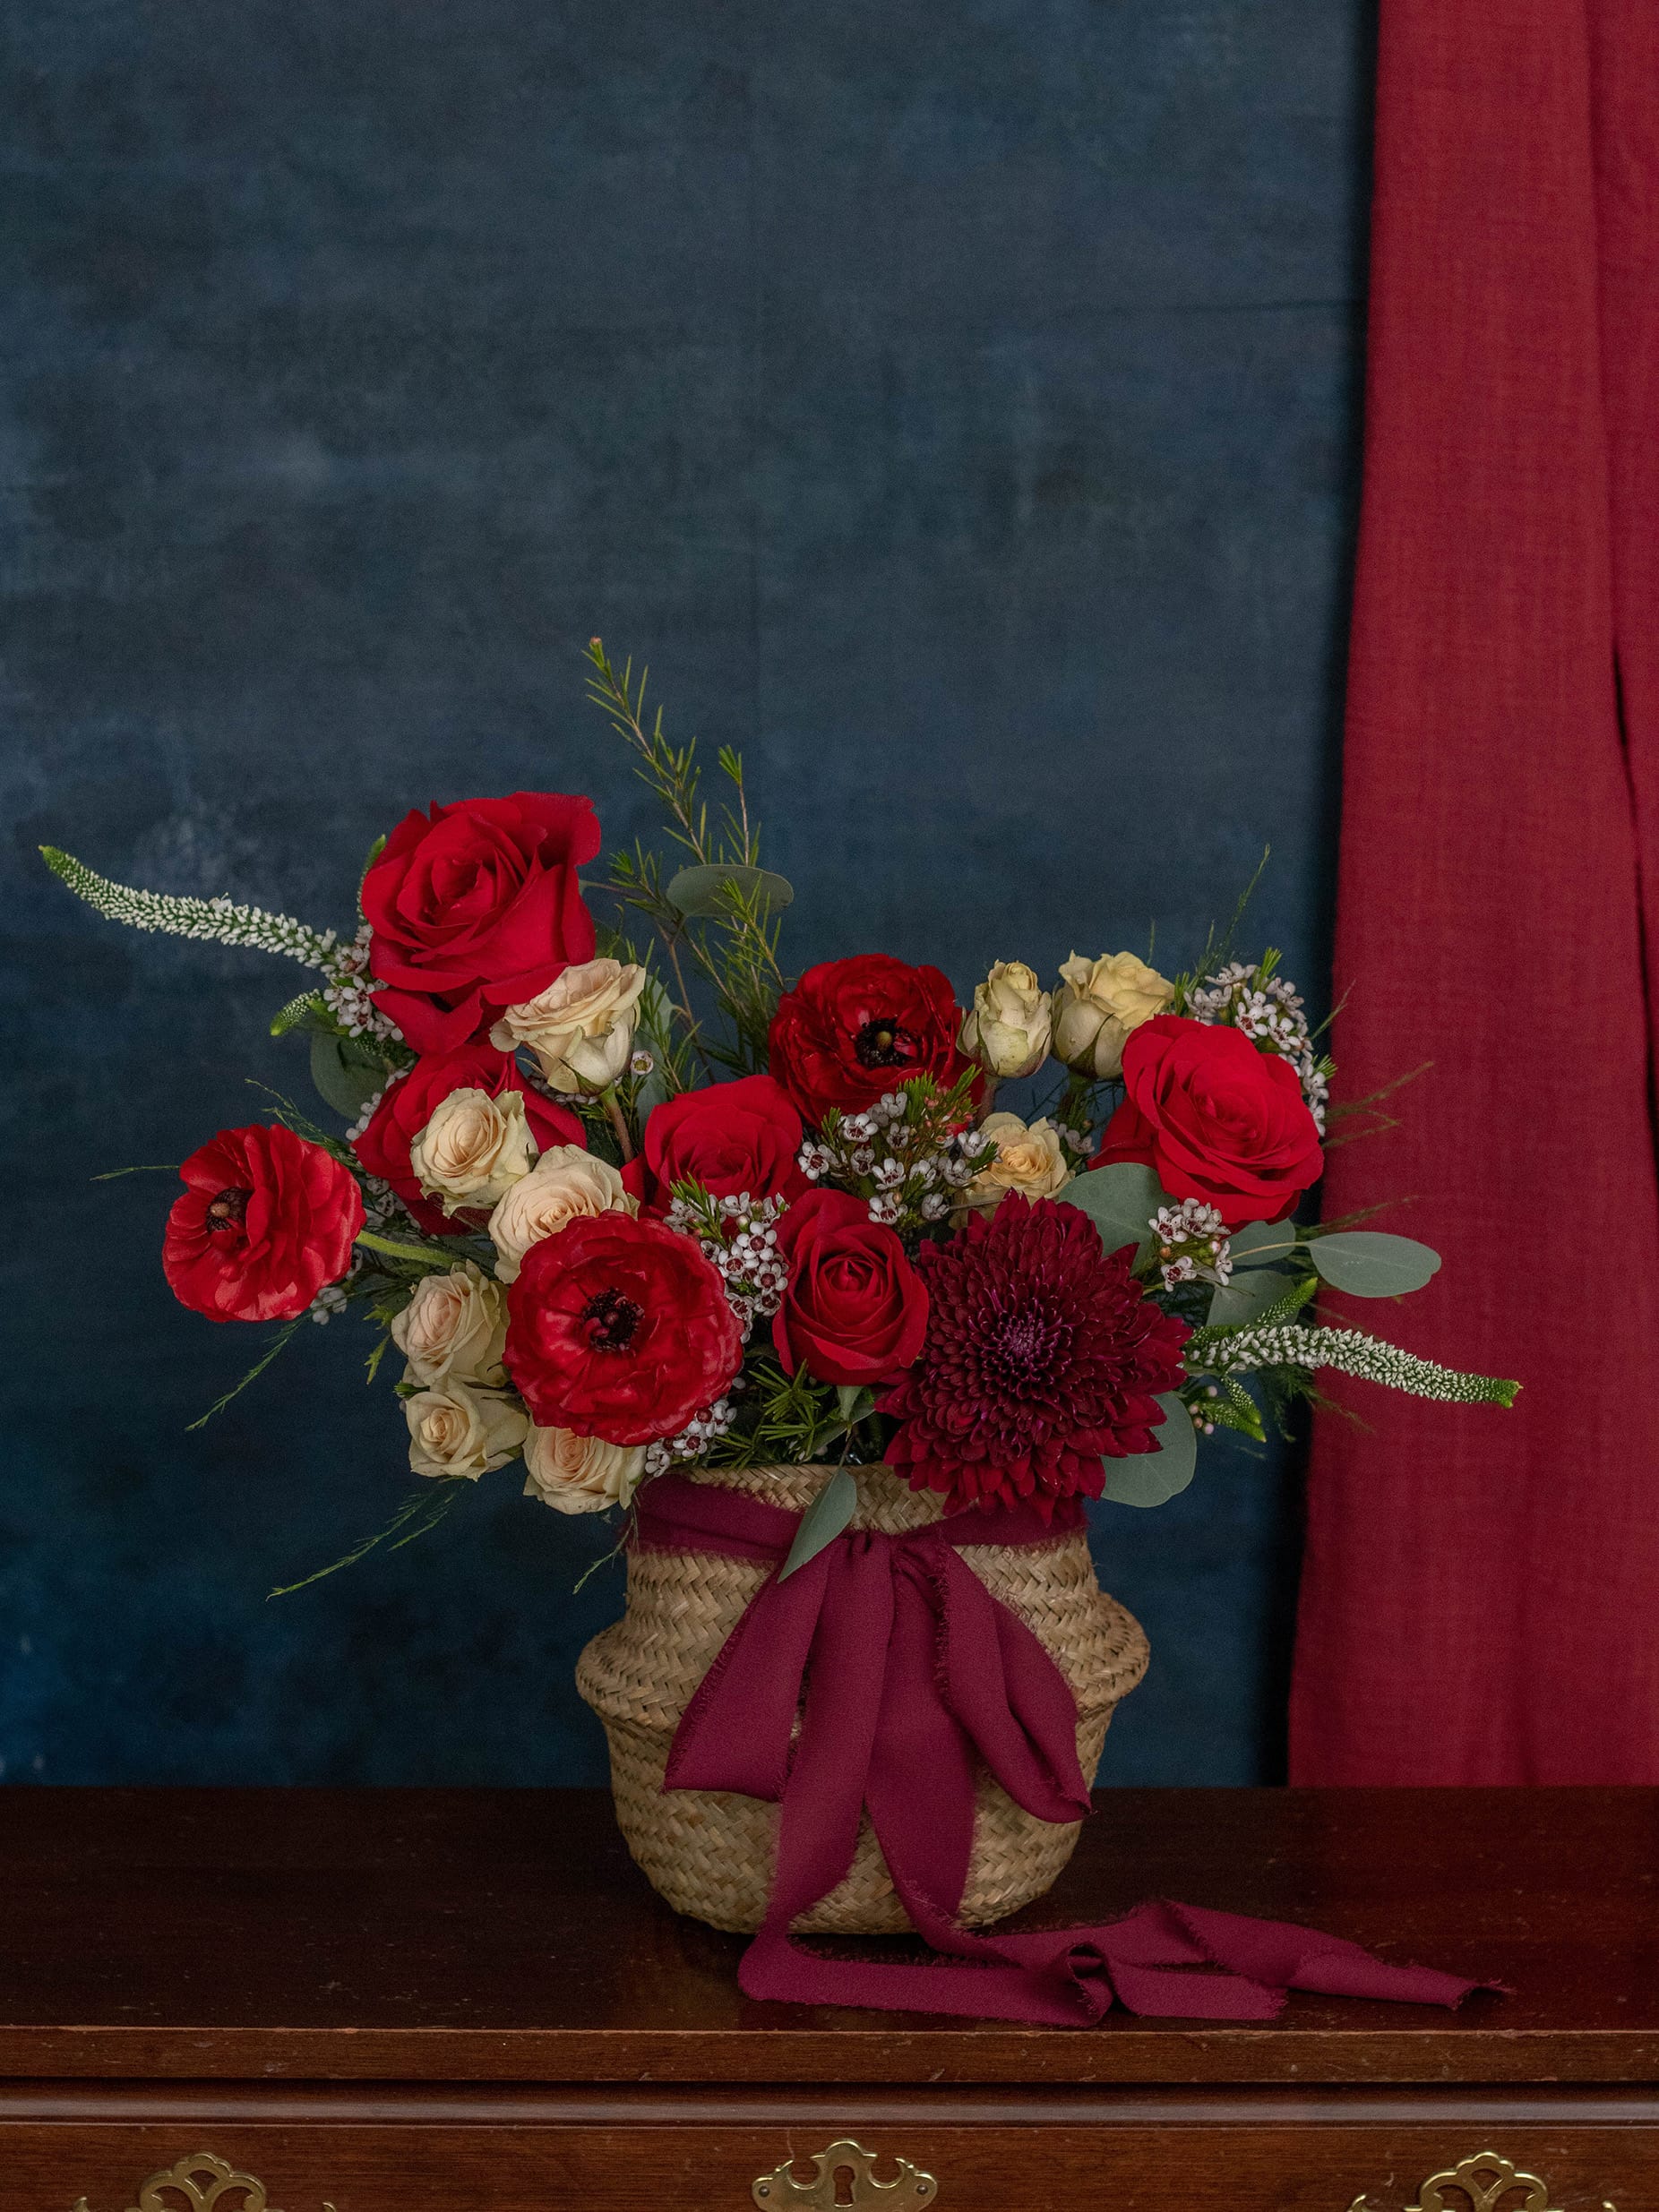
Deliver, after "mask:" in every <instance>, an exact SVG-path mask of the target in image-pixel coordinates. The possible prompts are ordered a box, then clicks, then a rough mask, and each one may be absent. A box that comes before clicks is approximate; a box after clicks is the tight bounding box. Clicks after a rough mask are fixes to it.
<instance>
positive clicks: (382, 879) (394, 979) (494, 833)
mask: <svg viewBox="0 0 1659 2212" xmlns="http://www.w3.org/2000/svg"><path fill="white" fill-rule="evenodd" d="M598 849H599V822H598V817H597V815H596V814H595V813H594V810H593V808H592V806H591V805H590V804H589V802H588V801H587V800H586V799H579V798H572V797H568V796H566V795H565V794H564V793H562V792H546V791H515V792H514V793H512V795H511V797H510V798H506V799H462V800H459V801H458V802H456V803H455V804H454V805H452V806H434V807H432V808H430V809H429V810H427V812H425V814H423V813H421V812H420V811H419V810H418V809H417V810H416V811H415V812H414V813H412V814H406V815H405V816H404V818H403V819H402V820H401V821H400V823H399V824H398V827H396V828H395V829H394V830H393V831H392V833H391V836H390V837H388V838H387V840H386V849H385V851H384V852H383V853H382V854H381V856H380V858H379V859H378V860H377V861H376V862H375V863H374V866H373V868H371V869H370V870H369V871H368V874H367V875H366V876H365V878H364V879H363V911H364V913H365V914H366V915H367V917H368V920H369V923H370V925H371V927H372V929H373V930H374V935H373V937H372V938H371V939H370V942H369V966H370V967H371V969H372V970H373V971H374V973H375V974H376V975H378V976H379V977H381V978H382V980H383V982H384V983H385V985H386V986H387V988H386V989H385V990H381V991H378V992H376V994H375V1000H374V1003H375V1005H376V1006H377V1007H379V1008H380V1009H381V1011H382V1012H383V1014H389V1015H390V1016H391V1018H392V1020H393V1021H394V1022H396V1023H397V1025H398V1026H399V1028H400V1029H401V1031H402V1032H403V1034H404V1036H405V1037H406V1038H407V1039H408V1042H409V1043H410V1044H412V1045H413V1046H414V1048H415V1050H417V1052H449V1051H452V1050H454V1049H455V1048H456V1046H458V1045H462V1044H465V1043H466V1042H468V1039H469V1038H471V1037H475V1036H477V1034H478V1033H479V1032H480V1031H481V1030H482V1029H484V1028H485V1027H486V1026H487V1025H488V1024H489V1022H490V1020H491V1019H492V1017H493V1016H494V1014H496V1013H497V1012H499V1011H500V1009H501V1008H502V1007H508V1006H518V1005H520V1004H521V1002H522V1001H523V1000H524V999H533V998H535V996H536V995H537V992H538V991H542V990H546V988H547V986H548V984H549V983H551V982H553V980H554V977H555V976H556V975H558V974H559V973H561V971H562V970H563V969H564V968H565V967H567V966H568V965H570V964H571V963H572V961H576V960H591V959H592V957H593V947H594V934H593V917H592V916H591V915H590V914H589V912H588V909H587V907H586V906H585V905H583V904H582V896H581V889H580V885H579V883H578V881H577V872H576V871H577V870H578V869H579V868H580V866H581V865H582V864H583V863H584V862H587V861H590V860H592V858H593V857H594V855H595V853H597V851H598Z"/></svg>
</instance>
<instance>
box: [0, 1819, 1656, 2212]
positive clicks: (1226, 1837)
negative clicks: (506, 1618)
mask: <svg viewBox="0 0 1659 2212" xmlns="http://www.w3.org/2000/svg"><path fill="white" fill-rule="evenodd" d="M1655 1870H1659V1791H1656V1790H1623V1791H1615V1790H1605V1791H1603V1790H1539V1791H1531V1790H1514V1791H1501V1790H1493V1791H1490V1792H1488V1791H1479V1790H1476V1791H1465V1792H1457V1791H1445V1792H1435V1791H1410V1790H1401V1791H1388V1790H1379V1791H1367V1790H1331V1791H1297V1790H1280V1791H1230V1790H1208V1791H1206V1790H1194V1791H1190V1792H1189V1791H1176V1792H1156V1791H1148V1792H1139V1791H1118V1792H1108V1793H1106V1794H1105V1796H1103V1798H1102V1800H1101V1806H1100V1813H1099V1816H1098V1818H1097V1819H1096V1821H1095V1822H1091V1823H1089V1824H1087V1826H1086V1828H1085V1831H1084V1835H1083V1838H1082V1839H1081V1841H1080V1843H1079V1848H1078V1853H1077V1856H1076V1857H1075V1859H1074V1860H1073V1861H1072V1864H1071V1865H1070V1868H1069V1869H1068V1870H1067V1873H1066V1874H1065V1875H1064V1876H1063V1877H1062V1882H1061V1883H1060V1884H1059V1885H1058V1886H1057V1887H1056V1889H1055V1890H1054V1891H1053V1894H1052V1895H1051V1896H1050V1897H1049V1898H1047V1899H1044V1900H1043V1902H1042V1903H1041V1904H1040V1905H1038V1906H1036V1907H1033V1908H1030V1910H1031V1912H1032V1913H1033V1914H1034V1915H1036V1916H1047V1918H1046V1923H1045V1925H1050V1926H1063V1925H1068V1924H1070V1923H1073V1922H1088V1921H1096V1920H1102V1919H1108V1918H1112V1917H1114V1916H1116V1915H1117V1914H1118V1913H1121V1912H1124V1911H1127V1910H1128V1909H1129V1908H1130V1907H1131V1906H1133V1905H1134V1904H1136V1903H1137V1902H1138V1901H1139V1899H1142V1898H1146V1897H1150V1896H1155V1895H1157V1894H1160V1893H1163V1894H1173V1895H1174V1896H1177V1897H1183V1898H1189V1899H1194V1900H1198V1901H1202V1902H1205V1903H1208V1904H1213V1905H1216V1906H1218V1907H1220V1908H1222V1909H1224V1910H1229V1911H1239V1912H1253V1913H1257V1914H1259V1915H1261V1916H1264V1917H1266V1918H1268V1919H1276V1920H1301V1921H1304V1922H1307V1923H1309V1924H1310V1925H1313V1926H1315V1927H1320V1928H1324V1929H1328V1931H1329V1932H1330V1933H1333V1934H1337V1935H1342V1936H1352V1937H1353V1938H1354V1939H1356V1940H1357V1941H1360V1942H1365V1943H1367V1944H1369V1945H1371V1946H1373V1947H1377V1948H1380V1949H1382V1950H1383V1951H1385V1953H1386V1955H1388V1956H1389V1957H1391V1958H1395V1959H1417V1960H1421V1961H1423V1962H1425V1963H1429V1964H1433V1965H1438V1966H1443V1967H1446V1968H1455V1969H1458V1970H1460V1971H1463V1972H1466V1973H1468V1974H1477V1975H1481V1976H1490V1977H1491V1979H1492V1980H1494V1981H1496V1982H1499V1983H1501V1984H1504V1985H1507V1986H1508V1989H1509V1992H1510V1993H1509V1994H1505V1995H1501V1996H1500V1995H1495V1994H1492V1993H1477V1994H1476V1995H1474V1996H1473V1997H1472V1998H1471V1999H1470V2000H1469V2001H1468V2002H1467V2003H1466V2004H1465V2005H1464V2006H1463V2007H1462V2008H1461V2009H1460V2010H1459V2011H1456V2012H1448V2011H1441V2010H1439V2009H1438V2008H1434V2007H1430V2006H1417V2005H1406V2004H1398V2005H1390V2004H1386V2003H1382V2002H1365V2003H1362V2002H1354V2001H1349V2000H1345V1999H1340V1998H1334V1997H1319V1996H1314V1995H1311V1994H1308V1993H1298V1994H1296V1995H1294V1996H1293V1997H1292V1998H1291V1999H1290V2002H1288V2004H1287V2005H1286V2006H1285V2010H1284V2011H1283V2012H1282V2013H1281V2014H1280V2015H1279V2016H1278V2017H1277V2018H1276V2019H1272V2020H1266V2021H1248V2022H1242V2023H1240V2022H1229V2021H1226V2020H1213V2019H1211V2020H1204V2019H1196V2020H1195V2019H1138V2018H1134V2017H1131V2016H1130V2015H1129V2014H1127V2013H1125V2012H1122V2011H1114V2012H1113V2013H1112V2014H1111V2015H1110V2016H1109V2017H1108V2018H1107V2019H1105V2020H1104V2021H1103V2022H1102V2023H1101V2024H1100V2025H1099V2026H1098V2027H1096V2028H1088V2029H1079V2028H1027V2027H1023V2026H1019V2025H1017V2024H1015V2023H1011V2022H1007V2021H994V2020H993V2021H978V2020H973V2019H940V2018H937V2017H929V2016H926V2015H921V2014H911V2015H906V2014H880V2013H864V2012H856V2011H834V2010H830V2009H827V2008H826V2009H824V2010H822V2011H814V2010H812V2009H808V2008H804V2007H800V2006H793V2005H785V2004H756V2003H752V2002H750V2001H749V2000H748V1999H747V1998H745V1997H744V1994H743V1992H742V1990H741V1988H740V1986H739V1984H738V1981H737V1973H736V1970H737V1962H738V1959H739V1957H740V1955H741V1952H742V1948H743V1945H742V1942H741V1939H738V1938H735V1937H731V1936H726V1935H720V1934H717V1933H715V1932H714V1931H713V1930H712V1929H710V1928H707V1927H703V1926H701V1925H699V1924H698V1923H695V1922H692V1921H688V1920H683V1919H679V1918H677V1917H676V1916H675V1915H674V1914H673V1913H671V1912H670V1911H669V1910H668V1909H667V1908H666V1906H664V1905H663V1904H661V1903H660V1902H659V1901H658V1899H656V1898H655V1897H654V1896H653V1895H652V1893H651V1892H650V1890H649V1889H648V1888H647V1886H646V1884H645V1882H644V1881H643V1880H642V1878H641V1877H640V1874H639V1873H638V1871H637V1869H636V1868H634V1866H633V1865H632V1863H631V1862H630V1861H629V1859H628V1856H627V1853H626V1851H625V1849H624V1848H623V1844H622V1842H621V1840H620V1839H619V1837H618V1836H617V1833H616V1830H615V1821H614V1819H613V1816H612V1812H611V1807H610V1805H609V1802H608V1800H607V1799H606V1798H605V1797H603V1796H599V1795H597V1793H596V1794H583V1793H570V1792H564V1793H561V1792H557V1791H548V1792H544V1791H536V1790H521V1791H476V1792H474V1791H424V1790H417V1791H399V1790H383V1791H374V1790H362V1791H338V1792H336V1791H305V1790H300V1791H283V1790H270V1791H256V1790H254V1791H216V1790H180V1791H159V1790H158V1791H126V1790H111V1791H102V1790H91V1791H86V1790H69V1789H64V1790H50V1789H32V1788H31V1789H23V1790H17V1791H14V1792H6V1791H3V1790H0V2212H76V2208H77V2207H78V2206H81V2205H82V2204H83V2205H84V2206H85V2208H86V2212H134V2208H136V2212H330V2208H331V2212H832V2208H834V2207H835V2206H836V2205H840V2206H841V2207H842V2208H843V2212H855V2208H858V2207H860V2206H862V2207H863V2208H864V2212H933V2207H934V2206H935V2205H938V2206H939V2207H940V2208H941V2212H1070V2208H1073V2207H1075V2208H1077V2212H1356V2208H1360V2212H1409V2208H1413V2207H1420V2208H1422V2212H1605V2208H1607V2207H1609V2206H1611V2207H1612V2208H1613V2212H1659V2088H1656V2087H1655V2085H1659V1974H1655V1928H1659V1872H1656V1871H1655ZM969 1970H971V1969H969ZM847 2140H850V2141H851V2142H852V2143H854V2144H855V2145H862V2146H864V2148H865V2149H866V2150H868V2151H869V2152H870V2153H872V2154H873V2156H874V2161H875V2163H874V2167H873V2173H872V2175H871V2176H869V2177H868V2178H869V2179H870V2180H871V2181H872V2182H873V2184H875V2185H874V2186H872V2187H870V2188H868V2189H866V2188H864V2186H863V2185H862V2184H860V2185H859V2186H856V2187H855V2186H854V2185H853V2182H854V2181H855V2179H856V2172H855V2169H856V2165H857V2159H856V2158H855V2157H854V2156H853V2154H845V2157H853V2163H852V2164H850V2165H849V2164H846V2163H845V2162H844V2158H838V2160H837V2161H836V2162H835V2164H834V2165H832V2166H831V2167H830V2170H829V2172H828V2173H826V2174H825V2175H823V2176H822V2177H821V2180H822V2186H816V2185H814V2177H813V2170H812V2164H811V2161H812V2159H813V2157H814V2156H816V2155H817V2154H820V2153H822V2152H824V2151H825V2150H827V2149H828V2148H829V2147H830V2145H831V2144H833V2143H836V2142H838V2141H847ZM196 2153H204V2154H208V2155H210V2156H211V2157H213V2158H217V2159H219V2161H222V2162H223V2163H222V2165H219V2166H214V2165H211V2164H210V2165H204V2166H202V2168H200V2170H199V2171H198V2172H196V2173H195V2174H194V2175H192V2173H191V2172H190V2169H189V2166H188V2163H187V2162H188V2161H189V2159H190V2158H191V2156H193V2154H196ZM1480 2153H1491V2154H1493V2155H1494V2156H1497V2157H1498V2158H1500V2159H1504V2160H1508V2161H1510V2162H1512V2165H1513V2167H1514V2168H1515V2169H1517V2178H1516V2179H1515V2180H1514V2181H1513V2182H1511V2181H1510V2179H1509V2173H1508V2172H1507V2171H1506V2169H1505V2168H1503V2167H1501V2166H1492V2167H1489V2168H1487V2169H1485V2170H1483V2171H1475V2170H1473V2169H1469V2170H1466V2173H1465V2177H1464V2181H1463V2182H1462V2183H1461V2184H1457V2183H1456V2182H1453V2181H1451V2180H1448V2182H1446V2184H1445V2185H1444V2186H1443V2187H1440V2186H1438V2185H1436V2184H1435V2182H1433V2179H1432V2177H1433V2176H1435V2175H1436V2174H1441V2175H1447V2176H1451V2175H1454V2174H1455V2173H1456V2171H1457V2168H1458V2167H1459V2165H1460V2164H1461V2163H1462V2162H1464V2161H1466V2160H1469V2159H1471V2158H1473V2157H1474V2156H1476V2155H1477V2154H1480ZM901 2160H905V2161H908V2162H909V2169H910V2171H911V2173H912V2178H913V2182H914V2186H908V2187H904V2188H901V2187H898V2186H891V2187H883V2186H881V2184H896V2183H898V2181H899V2180H900V2177H901V2167H900V2165H899V2161H901ZM180 2161H185V2162H186V2164H185V2168H184V2170H183V2171H181V2172H180V2173H179V2177H178V2182H177V2184H176V2186H174V2187H172V2188H170V2189H169V2188H167V2187H163V2186H157V2187H155V2188H153V2189H150V2190H149V2191H146V2189H145V2187H144V2184H145V2183H146V2182H149V2181H150V2177H152V2176H156V2175H162V2174H166V2173H168V2172H169V2171H171V2170H174V2169H176V2168H178V2167H179V2165H180ZM790 2161H793V2162H794V2163H793V2165H790V2164H789V2162H790ZM780 2169H784V2170H783V2171H781V2172H780ZM236 2174H240V2175H242V2176H244V2177H245V2180H244V2181H243V2182H240V2183H234V2176H235V2175H236ZM1526 2175H1533V2176H1536V2177H1537V2180H1536V2182H1535V2184H1534V2182H1528V2181H1526V2180H1525V2179H1523V2178H1520V2177H1523V2176H1526ZM916 2176H927V2177H930V2178H929V2179H928V2180H927V2182H926V2183H925V2185H923V2183H922V2182H920V2181H919V2180H916V2179H915V2177H916ZM757 2182H767V2188H766V2190H765V2192H764V2193H763V2194H762V2195H761V2196H760V2197H758V2198H757V2196H756V2194H755V2189H756V2184H757Z"/></svg>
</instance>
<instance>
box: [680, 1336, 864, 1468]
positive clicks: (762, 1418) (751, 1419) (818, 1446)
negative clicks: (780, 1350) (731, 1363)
mask: <svg viewBox="0 0 1659 2212" xmlns="http://www.w3.org/2000/svg"><path fill="white" fill-rule="evenodd" d="M849 1434H850V1431H849V1429H848V1426H847V1421H846V1420H845V1419H843V1418H842V1416H841V1413H840V1411H839V1410H838V1406H837V1403H836V1393H835V1392H834V1391H833V1390H832V1389H831V1388H830V1385H828V1384H826V1383H815V1382H814V1381H813V1380H812V1376H810V1375H808V1374H807V1373H806V1372H805V1370H804V1368H803V1369H797V1371H796V1372H795V1374H794V1375H786V1374H785V1373H784V1370H783V1367H782V1365H781V1364H780V1362H779V1361H778V1359H775V1358H773V1356H772V1355H771V1354H770V1353H769V1352H762V1353H761V1354H760V1355H759V1356H758V1357H753V1358H752V1363H751V1365H750V1366H749V1367H748V1368H747V1369H746V1370H745V1372H744V1389H743V1393H742V1395H741V1397H739V1399H738V1401H737V1418H736V1419H735V1422H734V1423H733V1426H732V1427H731V1428H729V1429H728V1430H727V1432H726V1435H725V1436H722V1437H720V1438H719V1440H718V1442H717V1443H716V1444H715V1445H713V1446H712V1448H711V1449H710V1451H709V1459H710V1461H711V1462H714V1463H715V1464H717V1465H722V1466H727V1467H759V1466H764V1465H765V1464H766V1463H767V1462H769V1461H770V1460H786V1461H794V1462H800V1463H802V1464H803V1465H804V1464H806V1463H807V1462H811V1461H812V1460H816V1459H819V1458H821V1456H822V1454H823V1453H824V1451H825V1449H826V1448H827V1447H828V1446H829V1445H831V1444H832V1443H834V1442H835V1440H836V1439H837V1437H838V1436H848V1435H849Z"/></svg>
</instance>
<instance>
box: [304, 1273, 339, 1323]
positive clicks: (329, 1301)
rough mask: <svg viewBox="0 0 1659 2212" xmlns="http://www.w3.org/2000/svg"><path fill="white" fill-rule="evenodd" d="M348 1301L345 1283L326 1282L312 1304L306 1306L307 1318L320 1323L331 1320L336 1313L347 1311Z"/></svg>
mask: <svg viewBox="0 0 1659 2212" xmlns="http://www.w3.org/2000/svg"><path fill="white" fill-rule="evenodd" d="M347 1302H348V1301H347V1298H346V1292H345V1287H344V1285H343V1284H341V1283H338V1282H325V1283H324V1284H323V1286H322V1289H321V1290H319V1291H318V1292H317V1295H316V1296H315V1298H314V1299H312V1301H311V1303H310V1305H309V1306H307V1307H306V1308H305V1318H306V1320H307V1321H315V1322H318V1323H322V1322H326V1321H331V1320H332V1319H333V1318H334V1316H335V1315H336V1314H343V1313H344V1312H345V1310H346V1306H347Z"/></svg>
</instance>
